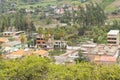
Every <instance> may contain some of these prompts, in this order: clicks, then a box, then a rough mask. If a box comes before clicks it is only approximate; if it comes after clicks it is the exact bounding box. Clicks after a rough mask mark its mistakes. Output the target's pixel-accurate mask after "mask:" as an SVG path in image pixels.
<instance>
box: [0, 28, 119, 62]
mask: <svg viewBox="0 0 120 80" xmlns="http://www.w3.org/2000/svg"><path fill="white" fill-rule="evenodd" d="M33 35H34V38H33V39H31V40H32V43H31V44H27V42H26V41H27V40H26V36H27V34H26V33H25V32H24V31H12V32H3V33H2V37H0V43H1V52H2V54H1V56H2V57H3V58H4V59H15V58H22V57H25V56H31V55H38V56H41V57H48V58H54V59H55V63H56V64H65V63H75V59H76V58H78V57H79V54H78V53H79V51H81V54H83V55H84V56H85V57H87V58H88V60H89V61H90V62H92V63H96V64H115V63H119V60H120V59H119V55H120V51H119V50H120V46H119V30H110V31H109V32H108V33H107V44H97V43H94V42H93V41H92V40H91V41H86V42H84V43H81V44H80V45H79V46H69V45H68V44H67V41H64V40H55V39H54V35H49V38H48V39H45V37H44V35H43V34H38V33H33ZM54 50H66V52H64V53H62V54H60V55H53V57H51V56H50V54H51V53H49V52H50V51H54ZM81 57H82V56H81Z"/></svg>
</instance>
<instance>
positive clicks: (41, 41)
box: [36, 35, 47, 48]
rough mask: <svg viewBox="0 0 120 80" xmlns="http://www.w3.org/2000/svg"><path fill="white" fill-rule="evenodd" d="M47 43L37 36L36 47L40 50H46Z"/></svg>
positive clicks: (41, 36) (40, 36)
mask: <svg viewBox="0 0 120 80" xmlns="http://www.w3.org/2000/svg"><path fill="white" fill-rule="evenodd" d="M46 42H47V41H46V40H45V39H44V37H43V35H37V37H36V45H37V47H40V48H47V43H46Z"/></svg>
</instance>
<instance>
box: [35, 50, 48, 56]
mask: <svg viewBox="0 0 120 80" xmlns="http://www.w3.org/2000/svg"><path fill="white" fill-rule="evenodd" d="M33 53H34V54H38V55H44V54H47V53H48V52H47V51H45V50H37V51H35V52H33Z"/></svg>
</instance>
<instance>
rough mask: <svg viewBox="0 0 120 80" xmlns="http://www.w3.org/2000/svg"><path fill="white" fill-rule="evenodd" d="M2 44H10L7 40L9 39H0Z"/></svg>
mask: <svg viewBox="0 0 120 80" xmlns="http://www.w3.org/2000/svg"><path fill="white" fill-rule="evenodd" d="M0 42H1V43H5V42H8V39H7V38H0Z"/></svg>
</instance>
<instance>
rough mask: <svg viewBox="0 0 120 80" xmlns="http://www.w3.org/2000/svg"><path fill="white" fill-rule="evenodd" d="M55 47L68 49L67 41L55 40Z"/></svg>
mask: <svg viewBox="0 0 120 80" xmlns="http://www.w3.org/2000/svg"><path fill="white" fill-rule="evenodd" d="M53 45H54V49H66V48H67V42H66V41H61V40H55V41H54V44H53Z"/></svg>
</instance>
